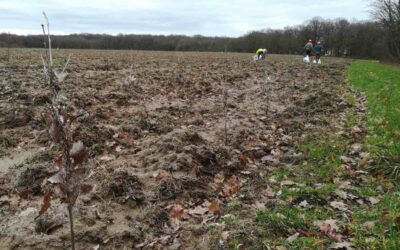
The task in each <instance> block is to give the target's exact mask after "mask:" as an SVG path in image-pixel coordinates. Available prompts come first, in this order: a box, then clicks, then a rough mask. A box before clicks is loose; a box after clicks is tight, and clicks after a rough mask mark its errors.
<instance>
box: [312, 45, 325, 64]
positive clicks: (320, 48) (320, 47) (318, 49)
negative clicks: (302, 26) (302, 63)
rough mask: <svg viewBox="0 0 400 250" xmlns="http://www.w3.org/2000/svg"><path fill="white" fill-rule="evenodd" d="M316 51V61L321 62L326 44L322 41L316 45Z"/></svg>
mask: <svg viewBox="0 0 400 250" xmlns="http://www.w3.org/2000/svg"><path fill="white" fill-rule="evenodd" d="M314 51H315V60H314V63H318V64H321V54H322V53H324V46H323V45H322V44H321V42H320V41H318V42H317V44H316V45H315V46H314Z"/></svg>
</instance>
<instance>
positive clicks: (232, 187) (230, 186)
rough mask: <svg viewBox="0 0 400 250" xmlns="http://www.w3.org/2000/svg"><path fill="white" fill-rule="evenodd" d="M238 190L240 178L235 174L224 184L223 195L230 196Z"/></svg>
mask: <svg viewBox="0 0 400 250" xmlns="http://www.w3.org/2000/svg"><path fill="white" fill-rule="evenodd" d="M239 190H240V180H239V178H238V177H237V176H235V175H233V176H231V178H229V179H228V181H227V182H226V184H225V190H224V191H225V192H224V194H225V196H227V197H231V196H234V195H235V194H236V193H238V192H239Z"/></svg>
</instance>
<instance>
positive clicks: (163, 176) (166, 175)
mask: <svg viewBox="0 0 400 250" xmlns="http://www.w3.org/2000/svg"><path fill="white" fill-rule="evenodd" d="M153 177H154V179H156V181H162V180H164V179H168V178H169V177H171V174H170V173H168V172H167V171H164V170H161V171H159V172H158V173H155V174H154V175H153Z"/></svg>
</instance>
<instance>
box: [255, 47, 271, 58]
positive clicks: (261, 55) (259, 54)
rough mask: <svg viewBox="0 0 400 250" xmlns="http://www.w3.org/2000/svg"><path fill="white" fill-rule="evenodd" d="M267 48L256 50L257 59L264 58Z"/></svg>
mask: <svg viewBox="0 0 400 250" xmlns="http://www.w3.org/2000/svg"><path fill="white" fill-rule="evenodd" d="M267 52H268V51H267V49H261V48H260V49H258V50H257V52H256V55H257V59H258V60H264V59H265V55H266V54H267Z"/></svg>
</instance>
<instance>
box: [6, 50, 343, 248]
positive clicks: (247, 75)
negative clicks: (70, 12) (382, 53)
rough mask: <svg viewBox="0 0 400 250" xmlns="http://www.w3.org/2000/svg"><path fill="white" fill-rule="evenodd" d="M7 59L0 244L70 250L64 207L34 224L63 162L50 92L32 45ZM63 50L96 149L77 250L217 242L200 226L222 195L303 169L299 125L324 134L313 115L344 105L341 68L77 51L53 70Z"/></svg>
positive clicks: (329, 63) (218, 213)
mask: <svg viewBox="0 0 400 250" xmlns="http://www.w3.org/2000/svg"><path fill="white" fill-rule="evenodd" d="M14 52H15V57H14V60H13V61H12V62H11V63H8V64H6V63H3V64H1V67H0V130H1V132H0V196H1V197H0V248H1V249H44V248H46V249H61V248H68V247H69V246H70V245H69V244H70V243H69V227H68V223H67V222H68V217H67V216H66V214H65V207H64V206H63V205H62V204H60V203H59V202H58V201H57V200H54V201H53V202H52V206H51V209H50V210H49V212H48V213H47V214H46V215H44V216H42V217H41V218H39V219H36V220H35V217H36V216H37V214H38V211H39V210H40V204H41V201H42V199H43V195H44V194H43V191H42V190H41V185H40V184H41V183H42V182H43V180H44V179H45V178H47V177H49V176H50V175H51V173H52V172H54V166H53V164H52V161H53V158H54V157H56V156H57V155H58V154H59V152H58V150H57V148H55V147H54V146H53V145H52V144H51V142H50V141H49V136H48V134H47V131H46V124H45V121H44V119H43V116H42V113H43V109H44V107H45V105H46V103H48V102H49V100H50V92H49V88H48V87H46V85H45V83H44V79H43V75H42V66H41V65H40V60H39V59H40V50H15V51H14ZM69 53H71V55H72V59H71V63H70V66H69V67H68V70H67V71H68V73H69V75H68V77H67V80H66V81H65V84H63V86H62V89H63V91H64V92H65V95H66V96H67V98H68V100H69V101H70V102H71V103H73V104H74V105H75V107H77V109H76V110H77V112H79V119H78V120H77V124H76V126H77V127H78V130H77V131H78V132H77V133H76V135H75V137H76V139H77V140H78V139H79V140H81V141H82V142H83V143H84V144H85V145H86V146H87V147H88V148H89V149H90V158H91V160H90V164H89V169H90V170H89V173H88V175H87V177H86V179H85V182H86V183H88V184H91V185H93V186H94V187H95V188H94V190H93V191H92V192H91V193H89V194H87V195H83V196H81V197H80V198H79V200H78V203H77V205H76V208H75V211H74V213H75V220H76V221H75V231H76V233H77V244H78V248H79V249H98V248H97V247H100V249H132V248H144V249H161V248H163V247H166V248H169V249H207V248H209V247H210V246H213V245H215V243H216V241H218V240H219V239H218V237H217V238H215V237H214V236H213V235H210V234H209V232H208V227H207V225H210V224H212V223H215V222H217V221H219V220H220V219H221V218H223V216H224V211H225V209H226V204H227V203H228V202H229V200H231V199H233V198H235V199H239V200H240V202H243V203H246V204H247V203H249V204H251V203H253V202H254V200H255V199H256V198H257V196H258V195H260V193H262V192H264V191H265V190H266V189H267V187H268V185H269V184H268V183H267V182H266V181H265V180H264V179H263V178H262V177H263V176H264V175H265V174H268V172H270V171H272V169H275V168H279V167H280V166H283V165H285V164H296V163H297V162H298V161H299V159H300V158H301V153H300V152H298V150H297V147H296V143H297V141H298V140H299V138H300V137H301V136H302V133H303V130H304V129H305V128H306V127H310V126H326V124H324V121H321V120H319V119H318V114H321V113H324V114H332V115H333V116H334V115H335V114H338V113H339V112H341V111H343V109H346V103H345V102H343V101H342V100H341V97H340V95H338V94H337V93H336V92H335V91H333V90H334V89H335V88H337V86H339V85H341V84H343V83H344V81H345V75H344V73H345V69H346V67H347V66H348V61H346V60H342V59H333V58H332V59H331V58H327V59H325V60H324V64H323V65H312V66H306V65H305V64H303V62H302V58H301V57H298V56H274V55H272V56H268V58H267V60H266V61H264V62H258V63H254V62H253V61H252V59H251V58H252V55H250V54H230V53H229V54H224V53H181V52H180V53H167V52H141V51H80V50H73V51H56V53H55V55H54V57H55V58H57V61H56V63H57V64H58V65H62V62H63V60H62V59H63V58H66V57H67V55H68V54H69ZM224 91H226V93H227V102H226V103H225V104H224V102H223V100H224ZM224 107H226V110H227V112H226V113H224ZM225 125H226V128H227V129H226V130H225Z"/></svg>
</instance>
